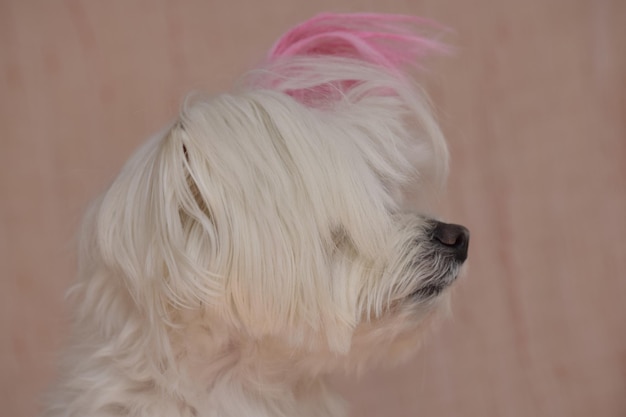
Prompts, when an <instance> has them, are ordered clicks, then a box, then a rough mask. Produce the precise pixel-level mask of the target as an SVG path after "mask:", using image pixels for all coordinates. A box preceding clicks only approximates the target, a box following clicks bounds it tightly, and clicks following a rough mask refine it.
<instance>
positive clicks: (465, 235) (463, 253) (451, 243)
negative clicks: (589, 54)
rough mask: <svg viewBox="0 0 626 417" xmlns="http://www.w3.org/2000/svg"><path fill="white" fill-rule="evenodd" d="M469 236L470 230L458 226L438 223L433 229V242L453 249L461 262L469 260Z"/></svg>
mask: <svg viewBox="0 0 626 417" xmlns="http://www.w3.org/2000/svg"><path fill="white" fill-rule="evenodd" d="M469 236H470V233H469V230H467V228H466V227H463V226H461V225H458V224H448V223H442V222H437V223H436V224H435V228H434V229H433V240H435V241H436V242H438V243H440V244H441V245H443V246H445V247H447V248H449V249H452V250H453V251H454V257H455V258H456V259H457V260H458V261H460V262H463V261H465V260H466V259H467V250H468V247H469Z"/></svg>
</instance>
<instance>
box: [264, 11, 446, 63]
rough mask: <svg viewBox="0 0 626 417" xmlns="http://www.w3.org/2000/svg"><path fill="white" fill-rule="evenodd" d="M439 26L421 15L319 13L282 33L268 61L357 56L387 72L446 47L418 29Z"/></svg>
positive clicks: (426, 29)
mask: <svg viewBox="0 0 626 417" xmlns="http://www.w3.org/2000/svg"><path fill="white" fill-rule="evenodd" d="M433 29H442V28H441V27H440V26H438V25H437V24H436V23H434V22H433V21H430V20H426V19H423V18H418V17H413V16H403V15H393V14H378V13H353V14H333V13H323V14H320V15H318V16H315V17H314V18H312V19H309V20H307V21H305V22H303V23H301V24H299V25H297V26H295V27H294V28H292V29H291V30H289V31H288V32H286V33H285V34H284V35H283V36H282V37H281V38H280V39H279V40H278V41H277V42H276V43H275V44H274V46H273V47H272V49H271V50H270V52H269V54H268V57H269V59H270V60H272V59H276V58H279V57H287V56H296V55H298V56H307V55H308V56H320V55H326V56H335V57H344V58H352V59H359V60H362V61H366V62H368V63H371V64H374V65H378V66H381V67H385V68H387V69H388V70H391V71H394V72H395V71H398V70H401V69H402V67H404V66H406V65H418V64H419V59H421V58H422V57H424V56H426V55H429V54H431V53H438V52H439V53H440V52H445V51H447V47H446V46H445V45H443V44H442V43H440V42H438V41H436V40H434V39H432V38H431V37H427V36H423V35H420V32H425V31H432V30H433Z"/></svg>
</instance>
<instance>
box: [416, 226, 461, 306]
mask: <svg viewBox="0 0 626 417" xmlns="http://www.w3.org/2000/svg"><path fill="white" fill-rule="evenodd" d="M469 236H470V233H469V230H467V228H466V227H463V226H460V225H458V224H448V223H443V222H439V221H434V222H432V226H431V229H430V237H429V240H430V245H431V247H432V255H431V256H433V257H434V258H435V259H436V260H435V262H434V265H436V268H434V270H433V275H432V277H430V278H428V279H426V280H424V282H423V283H422V285H421V286H420V287H419V288H417V289H416V290H415V291H414V292H413V293H412V294H411V297H410V298H416V297H417V298H418V299H422V300H424V299H431V298H433V297H435V296H437V295H439V294H440V293H441V292H442V291H443V290H445V289H446V288H447V287H448V286H449V285H450V284H452V282H454V280H455V279H456V277H457V274H458V272H459V268H460V266H461V264H463V262H465V260H466V259H467V251H468V248H469Z"/></svg>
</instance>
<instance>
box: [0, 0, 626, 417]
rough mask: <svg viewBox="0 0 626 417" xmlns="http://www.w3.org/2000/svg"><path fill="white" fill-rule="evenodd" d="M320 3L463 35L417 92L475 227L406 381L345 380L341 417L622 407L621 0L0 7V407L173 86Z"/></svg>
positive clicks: (211, 75)
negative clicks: (95, 212)
mask: <svg viewBox="0 0 626 417" xmlns="http://www.w3.org/2000/svg"><path fill="white" fill-rule="evenodd" d="M470 4H471V5H470ZM322 10H334V11H389V12H401V13H412V14H419V15H423V16H428V17H432V18H435V19H436V20H438V21H440V22H442V23H444V24H446V25H448V26H450V27H451V28H453V29H454V30H455V33H454V34H452V35H450V36H449V37H448V41H449V42H451V43H452V44H454V45H455V46H456V47H457V53H456V55H455V56H453V57H450V58H445V59H441V60H438V61H437V62H436V63H435V64H434V67H433V71H432V73H431V74H430V76H429V78H428V82H427V85H426V87H427V89H428V91H429V92H430V93H431V95H432V97H433V100H434V102H435V104H436V107H437V109H438V111H439V114H440V116H441V119H442V124H443V127H444V130H445V132H446V134H447V136H448V137H449V141H450V146H451V150H452V155H453V165H452V174H451V178H450V187H449V189H448V193H447V194H446V197H445V199H444V201H443V206H444V207H445V210H444V211H445V214H446V216H447V217H448V218H450V219H453V220H455V221H458V222H462V223H464V224H466V225H468V226H469V227H470V229H471V230H472V233H473V234H472V245H471V251H470V261H471V265H470V271H469V275H468V276H467V277H466V278H465V279H464V280H462V282H460V283H459V285H458V288H457V291H456V293H455V297H454V298H455V303H454V316H455V317H454V319H453V320H451V321H449V322H447V323H446V324H445V325H444V326H443V328H441V329H440V331H439V332H438V333H437V334H436V335H435V337H434V338H433V340H432V342H431V343H429V344H428V346H427V348H426V349H425V350H424V351H423V352H422V354H421V355H420V356H419V357H417V358H416V359H415V360H414V361H413V362H411V363H410V364H408V365H407V366H405V367H403V368H402V369H396V370H393V371H385V372H382V371H381V372H377V373H372V374H369V375H367V376H366V377H365V378H364V379H363V380H361V382H358V383H356V382H354V381H351V380H343V379H341V380H339V382H338V384H339V385H340V386H341V389H342V390H343V391H344V392H345V393H346V395H347V397H348V399H349V400H350V402H351V404H352V416H355V417H356V416H359V417H369V416H481V417H484V416H506V417H513V416H568V417H572V416H581V417H583V416H584V417H587V416H625V415H626V331H625V330H626V329H625V324H624V322H625V319H626V279H625V272H624V271H625V270H626V256H625V253H624V252H625V249H626V216H625V214H626V122H625V120H626V2H625V1H621V0H614V1H608V0H597V1H574V0H571V1H570V0H528V1H524V0H502V1H490V0H474V1H453V0H427V1H426V0H425V1H417V0H414V1H403V0H387V1H380V0H379V1H366V0H338V1H329V0H325V1H306V0H300V1H289V0H269V1H257V2H254V1H249V2H247V3H246V2H242V1H239V0H231V1H210V0H207V1H200V0H198V1H187V2H167V1H147V0H146V1H99V2H97V1H91V2H88V1H84V2H81V1H70V0H66V1H45V0H42V1H38V2H37V1H30V0H21V1H20V0H13V1H11V0H1V1H0V131H1V133H0V201H1V205H0V209H1V211H0V216H1V217H0V271H1V272H0V273H1V281H0V311H1V315H0V410H1V411H0V416H2V417H27V416H33V415H35V414H36V412H37V410H38V409H39V406H38V396H39V395H41V393H42V391H43V390H44V388H45V387H46V385H47V384H48V383H49V382H50V380H51V378H52V377H53V375H54V365H53V364H54V357H55V355H56V354H57V353H58V349H59V347H60V344H61V342H62V340H63V338H64V336H65V334H66V330H67V326H66V322H65V319H64V317H65V314H66V311H65V310H64V307H63V301H62V297H63V292H64V289H65V288H66V287H67V285H68V284H69V283H70V282H71V281H72V277H73V271H74V261H75V258H74V241H73V236H74V232H75V230H76V228H77V225H78V222H79V219H80V216H81V213H82V212H83V210H84V208H85V205H86V203H87V201H88V200H89V199H91V198H93V197H94V196H95V195H96V194H97V193H98V192H99V191H101V190H102V189H103V188H104V187H105V186H106V184H107V183H108V182H109V181H110V180H111V179H112V178H113V176H114V175H115V173H116V172H117V171H118V170H119V168H120V166H121V164H122V163H123V161H124V160H125V159H126V158H127V157H128V156H129V154H130V152H131V151H132V150H133V149H135V148H136V147H137V146H138V145H139V144H140V143H141V142H142V141H143V140H144V138H146V137H147V136H148V135H149V134H150V133H151V132H154V131H156V130H157V129H159V128H160V127H161V126H162V125H164V124H165V123H166V122H167V121H168V120H170V119H171V118H172V117H173V115H174V114H175V112H176V110H177V108H178V105H179V104H180V102H181V98H182V97H183V95H184V93H186V92H188V91H189V90H192V89H202V90H208V91H219V90H222V89H226V88H228V86H229V85H231V83H232V82H233V81H234V79H235V78H236V76H237V75H239V74H241V73H242V72H243V71H244V70H245V69H247V68H250V67H251V66H253V65H254V64H255V63H256V62H257V61H258V60H260V59H261V57H262V55H263V52H264V51H265V50H266V49H267V48H268V47H269V45H270V44H271V43H272V41H273V40H274V39H275V38H276V37H277V36H278V35H279V34H280V33H282V32H283V31H284V30H285V29H287V28H288V27H289V26H291V25H292V24H294V23H296V22H298V21H300V20H303V19H305V18H308V17H310V16H311V15H312V14H314V13H316V12H318V11H322Z"/></svg>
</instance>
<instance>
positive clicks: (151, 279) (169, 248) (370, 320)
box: [99, 91, 468, 360]
mask: <svg viewBox="0 0 626 417" xmlns="http://www.w3.org/2000/svg"><path fill="white" fill-rule="evenodd" d="M405 107H406V102H405V101H402V100H401V99H400V98H394V97H390V96H388V95H384V96H383V97H371V98H367V97H366V98H364V99H362V100H361V101H360V102H359V105H358V106H355V105H353V104H351V103H349V102H346V103H345V104H341V103H340V104H337V105H336V106H335V107H334V108H333V111H320V110H316V109H310V108H307V107H306V106H303V105H301V104H300V103H298V102H297V101H296V100H293V99H292V98H291V97H289V96H287V95H284V94H278V93H274V92H270V91H261V92H248V93H242V94H240V95H224V96H220V97H217V98H212V99H208V100H201V101H198V102H196V103H193V104H190V105H188V106H187V107H186V109H185V110H184V111H183V113H182V116H181V119H180V120H179V121H178V122H177V123H176V124H175V125H174V126H173V127H172V128H171V129H170V130H169V131H168V132H167V133H166V134H165V135H162V136H161V137H159V138H156V139H155V140H153V141H152V142H151V143H150V144H148V145H147V146H146V147H145V148H144V149H143V150H142V151H140V152H139V154H138V155H137V156H136V157H135V159H133V160H132V161H131V162H130V163H129V164H128V169H127V170H126V171H125V174H122V176H121V177H120V179H119V180H118V181H117V182H116V184H114V185H113V187H112V190H111V191H110V192H109V194H111V196H113V197H115V196H118V195H119V194H124V195H126V196H131V198H132V199H133V201H132V203H133V204H129V205H127V208H126V210H127V212H122V211H120V209H119V207H116V205H117V204H119V201H118V200H117V199H115V198H113V199H112V198H106V197H105V200H104V201H103V207H102V209H101V212H102V213H104V216H105V217H104V218H105V220H104V221H102V222H101V224H102V226H103V229H102V230H101V232H100V233H99V235H100V236H101V242H100V246H101V247H104V248H111V250H114V251H115V253H114V254H113V253H111V254H110V258H111V262H115V263H117V264H118V265H121V267H122V268H124V267H125V266H127V265H130V266H132V267H134V268H136V269H135V270H134V271H133V270H125V271H123V273H122V275H123V276H125V277H126V286H127V287H128V288H129V289H130V291H131V294H132V296H133V298H134V299H135V301H136V303H137V304H138V305H139V306H140V307H142V308H145V309H146V310H147V313H148V314H154V313H153V311H156V310H159V309H163V311H161V310H159V311H160V313H158V314H162V315H163V314H165V315H166V316H167V317H176V316H177V313H176V312H177V311H181V310H185V311H199V312H202V314H200V316H201V317H206V320H207V323H206V326H208V327H209V328H211V327H212V326H213V327H214V328H218V327H219V328H220V329H222V330H220V332H221V333H224V332H226V333H228V334H229V335H230V336H229V337H232V338H234V339H237V343H241V342H242V341H245V340H248V341H257V342H258V341H262V340H264V339H271V340H272V343H273V344H276V343H278V344H281V345H283V346H284V347H285V348H286V349H292V350H293V349H300V350H303V351H307V352H309V353H315V352H318V353H319V352H327V353H328V354H329V355H333V356H335V357H337V356H342V355H344V354H348V353H354V352H355V351H357V350H358V355H360V356H363V357H364V358H365V359H364V360H370V359H371V353H370V351H371V352H391V351H392V350H394V349H395V348H394V343H395V341H401V343H404V344H405V345H406V344H407V340H414V339H415V334H416V330H417V328H419V327H420V326H423V325H424V322H425V321H426V320H427V319H428V318H429V317H430V316H432V315H433V313H434V311H435V310H436V309H437V305H438V304H439V302H438V301H439V300H440V299H441V297H442V295H443V293H445V292H446V291H445V290H446V289H447V288H448V287H449V286H450V284H451V283H452V282H453V281H454V280H455V278H456V277H457V274H458V273H459V269H460V268H461V266H462V264H463V262H464V261H465V259H466V256H467V249H468V232H467V230H466V229H465V228H463V227H461V226H455V225H449V224H445V223H440V222H438V221H436V220H434V219H433V218H430V217H427V216H424V215H420V214H417V213H414V212H411V211H407V210H406V209H404V208H403V207H402V206H403V202H402V196H403V189H405V188H410V187H418V191H419V187H420V184H423V183H424V182H425V181H426V179H427V176H426V174H424V172H426V171H427V170H428V169H432V167H433V165H434V166H438V164H439V165H441V164H445V160H444V159H443V158H442V159H441V160H435V161H433V158H435V157H436V155H437V150H436V145H437V143H435V145H432V144H430V145H429V143H428V141H429V140H432V138H429V139H428V140H424V139H421V140H420V135H427V134H428V133H430V134H431V135H432V132H428V130H424V129H421V130H418V131H417V133H415V132H414V131H411V132H409V130H408V129H407V128H406V127H405V126H406V125H407V120H405V119H404V114H405V113H406V109H405ZM398 115H400V116H398ZM408 125H410V123H409V124H408ZM435 133H436V132H435ZM415 143H417V145H416V144H415ZM429 146H430V147H429ZM433 148H435V149H433ZM424 155H426V156H424ZM420 164H421V165H420ZM416 165H417V169H420V168H423V171H424V172H418V174H422V178H421V179H420V180H419V181H415V178H416V175H415V171H414V168H413V167H414V166H416ZM420 181H421V182H420ZM122 189H123V190H122ZM418 194H419V193H418ZM109 203H110V204H109ZM111 215H112V216H122V217H121V218H117V219H116V220H114V219H111V218H110V217H107V216H111ZM124 222H127V223H126V224H125V225H124V226H123V227H122V228H121V229H120V230H117V231H116V229H115V228H111V227H110V225H111V224H124ZM103 236H104V240H103V239H102V237H103ZM113 248H115V249H113ZM113 258H115V259H113ZM120 260H122V261H121V262H120ZM172 320H174V321H175V319H172ZM179 324H180V323H179ZM182 325H184V323H182ZM409 344H411V343H409ZM409 350H412V349H409ZM358 355H355V356H358Z"/></svg>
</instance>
